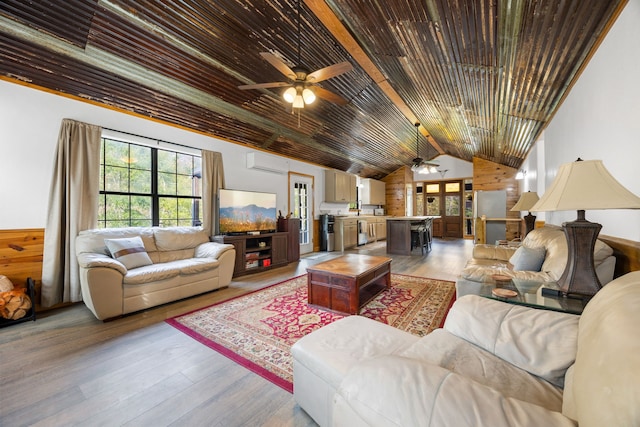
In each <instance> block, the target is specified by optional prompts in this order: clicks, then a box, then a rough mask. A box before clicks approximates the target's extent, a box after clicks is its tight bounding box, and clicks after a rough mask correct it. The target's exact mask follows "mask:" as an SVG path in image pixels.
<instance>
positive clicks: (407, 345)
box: [292, 272, 640, 427]
mask: <svg viewBox="0 0 640 427" xmlns="http://www.w3.org/2000/svg"><path fill="white" fill-rule="evenodd" d="M639 308H640V272H632V273H628V274H626V275H624V276H622V277H620V278H618V279H616V280H614V281H612V282H610V283H609V284H608V285H607V286H605V287H603V288H602V290H600V291H599V292H598V293H597V294H596V295H595V296H594V298H593V299H592V300H591V301H590V302H589V303H588V304H587V306H586V308H585V310H584V312H583V314H582V315H581V316H578V315H573V314H566V313H560V312H554V311H546V310H540V309H535V308H529V307H523V306H518V305H511V304H507V303H505V302H501V301H496V300H491V299H487V298H483V297H480V296H476V295H467V296H464V297H462V298H460V299H459V300H457V301H456V303H455V304H454V305H453V308H452V309H451V311H450V312H449V315H448V317H447V319H446V322H445V325H444V328H443V329H437V330H435V331H433V332H432V333H430V334H428V335H427V336H425V337H422V338H419V337H417V336H413V335H411V334H409V333H406V332H404V331H401V330H399V329H395V328H393V327H391V326H388V325H386V324H383V323H380V322H376V321H374V320H370V319H367V318H364V317H360V316H350V317H345V318H343V319H341V320H338V321H336V322H334V323H332V324H330V325H327V326H325V327H323V328H321V329H319V330H317V331H314V332H312V333H311V334H309V335H307V336H305V337H303V338H302V339H300V340H299V341H298V342H296V343H295V344H294V346H293V348H292V353H293V357H294V362H293V363H294V364H293V370H294V397H295V399H296V401H297V403H298V404H299V405H300V407H302V409H304V410H305V411H306V412H307V413H308V414H309V415H310V416H311V417H312V418H313V419H314V420H315V421H316V422H317V423H318V424H319V425H320V426H321V427H327V426H349V427H358V426H430V427H436V426H443V427H444V426H447V427H449V426H456V427H461V426H474V427H478V426H487V427H501V426H505V427H506V426H509V427H513V426H518V427H522V426H532V427H533V426H535V427H538V426H545V427H548V426H577V425H579V426H580V427H590V426H594V427H603V426H606V427H614V426H621V427H622V426H638V425H640V357H638V354H639V353H640V334H639V333H638V331H639V330H640V310H639Z"/></svg>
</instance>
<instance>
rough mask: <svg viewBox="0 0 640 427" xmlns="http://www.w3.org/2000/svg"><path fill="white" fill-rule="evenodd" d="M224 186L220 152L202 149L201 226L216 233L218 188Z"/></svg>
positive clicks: (210, 232)
mask: <svg viewBox="0 0 640 427" xmlns="http://www.w3.org/2000/svg"><path fill="white" fill-rule="evenodd" d="M221 188H224V168H223V166H222V154H220V153H218V152H214V151H207V150H202V228H204V229H205V230H207V232H208V233H209V235H210V236H213V235H215V234H218V221H217V220H216V219H217V216H218V190H219V189H221Z"/></svg>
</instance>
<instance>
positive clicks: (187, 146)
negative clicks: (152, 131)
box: [102, 127, 202, 151]
mask: <svg viewBox="0 0 640 427" xmlns="http://www.w3.org/2000/svg"><path fill="white" fill-rule="evenodd" d="M102 130H106V131H111V132H116V133H120V134H123V135H129V136H133V137H135V138H141V139H145V140H148V141H156V142H157V143H158V144H169V145H174V146H176V147H181V148H188V149H189V150H198V151H202V149H200V148H196V147H191V146H189V145H184V144H178V143H176V142H169V141H164V140H162V139H158V138H150V137H148V136H142V135H137V134H135V133H131V132H123V131H121V130H117V129H111V128H107V127H102Z"/></svg>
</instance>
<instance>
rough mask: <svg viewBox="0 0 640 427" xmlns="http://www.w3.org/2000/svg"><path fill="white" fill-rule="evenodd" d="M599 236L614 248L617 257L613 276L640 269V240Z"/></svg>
mask: <svg viewBox="0 0 640 427" xmlns="http://www.w3.org/2000/svg"><path fill="white" fill-rule="evenodd" d="M598 238H599V239H600V240H602V241H603V242H605V243H606V244H607V245H609V246H611V247H612V248H613V255H614V256H615V257H616V270H615V272H614V274H613V277H620V276H622V275H623V274H625V273H628V272H630V271H638V270H640V242H634V241H633V240H627V239H621V238H619V237H611V236H605V235H602V234H601V235H600V236H598Z"/></svg>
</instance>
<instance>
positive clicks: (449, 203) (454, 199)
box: [445, 196, 460, 216]
mask: <svg viewBox="0 0 640 427" xmlns="http://www.w3.org/2000/svg"><path fill="white" fill-rule="evenodd" d="M445 211H446V214H445V215H447V216H460V197H459V196H447V197H446V198H445Z"/></svg>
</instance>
